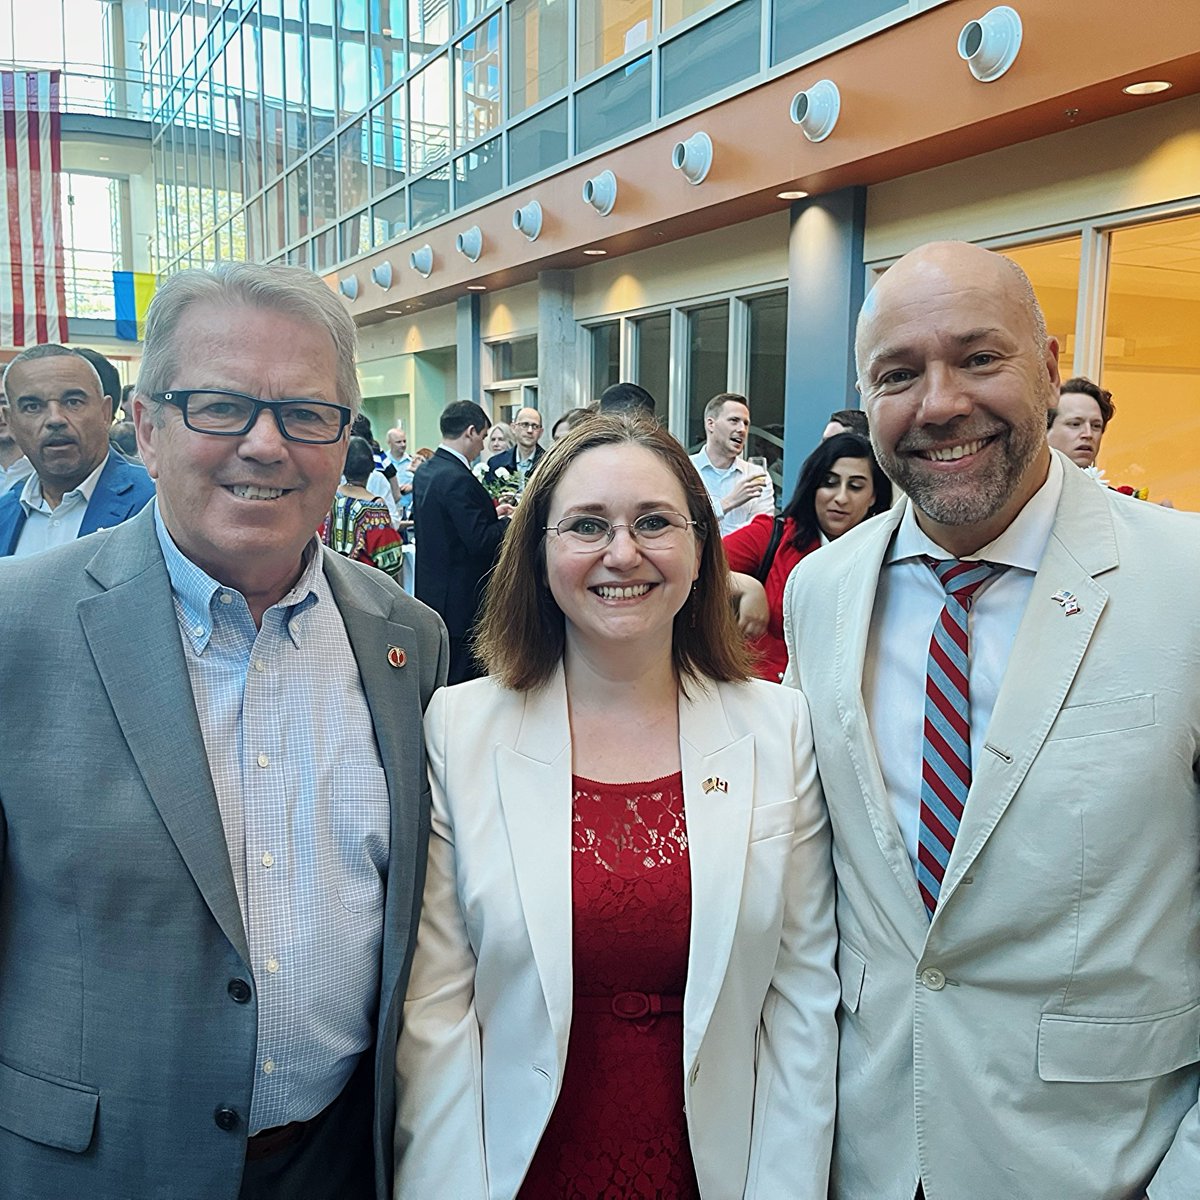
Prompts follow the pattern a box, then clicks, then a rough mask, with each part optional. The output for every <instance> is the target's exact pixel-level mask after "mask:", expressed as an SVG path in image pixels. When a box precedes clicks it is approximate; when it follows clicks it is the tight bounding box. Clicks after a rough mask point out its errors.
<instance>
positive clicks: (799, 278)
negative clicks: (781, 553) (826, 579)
mask: <svg viewBox="0 0 1200 1200" xmlns="http://www.w3.org/2000/svg"><path fill="white" fill-rule="evenodd" d="M866 216H867V190H866V188H861V187H858V188H845V189H843V190H842V191H840V192H832V193H831V194H829V195H827V196H814V197H812V198H811V199H807V200H800V201H797V202H796V203H795V204H793V205H792V224H791V230H790V232H789V234H788V313H787V372H786V377H785V382H784V406H783V407H784V436H783V478H784V489H783V490H784V495H783V501H784V502H785V503H786V501H787V499H788V497H789V496H790V494H791V491H792V488H793V487H794V486H795V481H796V476H797V474H798V473H799V470H800V464H801V463H802V462H803V461H804V459H805V458H806V457H807V456H808V454H809V452H810V451H811V450H812V448H813V447H814V446H815V445H816V444H817V441H818V440H819V439H820V436H821V431H822V430H823V429H824V428H825V425H826V423H827V418H828V416H829V414H830V413H831V412H834V411H835V410H837V409H839V408H858V407H859V401H858V393H857V391H856V390H855V386H854V384H855V371H854V323H855V321H856V320H857V319H858V310H859V309H860V308H861V307H862V301H863V288H864V268H863V231H864V229H865V226H866Z"/></svg>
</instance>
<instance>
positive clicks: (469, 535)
mask: <svg viewBox="0 0 1200 1200" xmlns="http://www.w3.org/2000/svg"><path fill="white" fill-rule="evenodd" d="M439 424H440V427H441V431H442V444H441V445H440V446H439V447H438V448H437V451H436V452H435V454H434V456H433V457H432V458H431V459H430V460H429V461H428V462H427V463H426V464H425V465H424V466H423V467H422V468H421V469H420V470H419V471H418V472H417V473H416V475H415V476H414V478H413V521H414V523H415V530H416V535H417V563H416V584H415V592H416V596H417V599H418V600H421V601H424V603H426V604H428V605H429V607H430V608H432V609H433V610H434V611H435V612H436V613H438V614H439V615H440V616H441V618H442V620H443V621H445V622H446V629H447V631H448V632H449V634H450V674H449V678H448V680H447V682H449V683H461V682H462V681H463V680H464V679H474V678H476V677H477V676H479V675H482V674H483V671H482V669H481V668H480V666H479V663H478V662H477V661H476V659H475V656H474V654H473V653H472V652H471V645H470V642H471V637H472V634H473V633H474V630H475V618H476V615H477V613H478V611H479V605H480V602H481V601H482V598H483V582H484V580H485V579H486V578H487V574H488V572H489V571H490V570H491V569H492V566H493V564H494V563H495V561H496V554H497V552H498V551H499V549H500V541H501V539H502V538H503V537H504V531H505V529H506V528H507V527H508V519H507V518H508V515H509V513H511V512H512V508H511V506H509V505H507V504H501V505H500V506H499V507H498V508H497V506H496V505H495V504H493V502H492V498H491V497H490V496H489V495H488V493H487V489H486V488H485V487H484V486H483V484H482V483H480V482H479V480H478V479H476V478H475V475H474V474H473V473H472V470H471V463H472V462H473V461H474V460H475V459H476V458H478V457H479V453H480V451H481V450H482V449H483V442H484V438H485V437H486V436H487V431H488V428H489V425H490V422H489V421H488V418H487V413H485V412H484V411H483V409H482V408H480V407H479V405H478V404H476V403H474V401H471V400H455V401H454V402H453V403H452V404H448V405H447V406H446V408H445V411H444V412H443V413H442V416H441V420H440V422H439Z"/></svg>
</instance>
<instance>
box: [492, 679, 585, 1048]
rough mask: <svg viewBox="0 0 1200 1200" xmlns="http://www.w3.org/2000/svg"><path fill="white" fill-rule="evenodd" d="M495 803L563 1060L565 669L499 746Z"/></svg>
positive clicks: (567, 870) (534, 696) (568, 973)
mask: <svg viewBox="0 0 1200 1200" xmlns="http://www.w3.org/2000/svg"><path fill="white" fill-rule="evenodd" d="M496 774H497V779H498V782H499V787H500V803H501V808H502V809H503V812H504V823H505V826H506V828H507V831H508V842H509V848H510V851H511V853H512V859H513V867H514V870H515V872H516V877H517V889H518V891H519V893H520V897H521V909H522V911H523V913H524V915H525V925H526V928H527V929H528V931H529V942H530V945H531V946H532V947H533V957H534V962H535V963H536V965H537V971H538V976H539V977H540V979H541V984H542V993H543V995H544V996H545V998H546V1010H547V1012H548V1013H549V1014H550V1024H551V1026H552V1028H553V1030H554V1037H555V1041H556V1043H557V1045H558V1053H559V1069H560V1071H561V1069H562V1065H563V1063H564V1062H565V1061H566V1053H567V1035H568V1033H569V1030H570V1020H571V994H572V962H571V894H572V884H571V810H572V803H571V731H570V722H569V718H568V714H567V691H566V683H565V681H564V678H563V672H562V668H561V667H559V670H558V672H557V674H556V675H555V676H554V678H553V679H552V680H551V681H550V682H549V683H548V684H547V685H546V686H545V687H543V688H539V689H537V690H536V691H534V692H531V693H529V694H528V695H527V696H526V698H525V711H524V715H523V718H522V721H521V729H520V733H519V734H518V737H517V740H516V744H515V746H512V747H508V746H498V747H497V748H496Z"/></svg>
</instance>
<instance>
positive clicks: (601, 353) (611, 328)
mask: <svg viewBox="0 0 1200 1200" xmlns="http://www.w3.org/2000/svg"><path fill="white" fill-rule="evenodd" d="M591 335H592V395H591V400H592V401H593V402H594V401H596V400H599V399H600V393H601V392H603V391H604V389H605V388H607V387H611V386H612V385H613V384H614V383H618V382H620V379H621V322H620V321H604V322H602V323H601V324H599V325H593V326H592V328H591Z"/></svg>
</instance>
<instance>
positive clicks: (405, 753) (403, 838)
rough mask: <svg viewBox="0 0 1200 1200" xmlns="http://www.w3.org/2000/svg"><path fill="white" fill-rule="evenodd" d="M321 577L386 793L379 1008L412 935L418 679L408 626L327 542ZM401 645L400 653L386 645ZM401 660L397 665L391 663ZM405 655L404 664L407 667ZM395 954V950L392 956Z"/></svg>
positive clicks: (418, 833)
mask: <svg viewBox="0 0 1200 1200" xmlns="http://www.w3.org/2000/svg"><path fill="white" fill-rule="evenodd" d="M322 554H323V556H324V569H325V576H326V578H327V579H328V580H329V586H330V588H331V589H332V591H333V597H334V600H335V601H336V602H337V606H338V611H339V612H340V614H341V617H342V624H343V625H345V627H346V636H347V637H348V638H349V641H350V647H351V650H352V651H353V652H354V658H355V662H356V664H357V666H358V674H359V678H360V679H361V680H362V685H363V692H364V694H365V695H366V698H367V707H368V708H369V709H370V710H371V723H372V725H373V726H374V730H375V741H376V743H377V744H378V746H379V756H380V759H381V760H382V762H383V771H384V775H385V776H386V777H387V785H388V795H389V796H390V797H391V805H390V808H391V818H390V837H391V842H390V844H391V847H392V852H391V854H390V856H389V866H388V880H387V902H386V916H385V920H384V948H383V961H384V969H383V991H382V997H383V1010H382V1011H383V1015H384V1016H385V1017H386V1011H387V1008H388V1007H389V1006H390V1004H391V1003H392V1002H393V1000H394V999H395V997H394V996H393V995H392V990H393V988H394V986H395V981H396V980H397V979H398V977H399V973H400V969H401V965H402V962H403V959H404V956H405V954H406V952H407V949H408V946H409V943H410V940H411V938H412V936H413V932H414V931H413V928H412V922H413V917H414V914H415V906H416V896H415V888H416V880H417V872H414V870H413V869H412V868H413V863H414V856H413V855H412V854H409V853H406V852H405V850H406V849H408V850H414V849H415V851H416V853H417V854H418V855H419V854H422V853H423V852H424V848H425V847H426V845H427V841H426V836H425V835H426V830H425V828H424V814H423V813H421V812H420V811H419V809H418V805H417V803H416V801H417V798H418V797H419V796H420V795H421V793H422V792H423V791H424V789H425V786H426V784H425V780H424V757H423V754H422V747H421V745H420V744H419V743H418V742H416V741H414V734H415V735H417V736H419V733H420V728H421V726H420V713H421V686H420V684H421V681H420V676H419V674H418V671H417V662H418V657H417V653H418V646H417V638H416V633H415V631H414V630H413V629H412V628H411V627H410V626H408V625H401V624H399V623H398V622H395V621H392V620H389V617H390V615H391V602H390V597H388V595H387V593H386V592H384V591H383V589H381V588H377V587H375V586H374V585H373V584H372V583H371V582H370V581H368V580H365V579H363V577H362V575H361V573H360V572H359V571H358V570H357V569H356V568H354V567H353V566H351V565H350V564H349V563H347V562H346V561H345V560H344V559H342V558H341V557H340V556H338V555H337V554H335V553H334V552H333V551H332V550H329V549H328V548H327V547H323V548H322ZM394 650H398V651H400V656H397V655H395V654H394V653H392V651H394ZM393 661H400V662H401V663H402V664H403V665H401V666H400V667H394V666H392V662H393ZM410 662H411V664H412V666H411V669H406V667H407V664H409V663H410ZM397 953H398V954H399V957H398V958H397Z"/></svg>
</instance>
